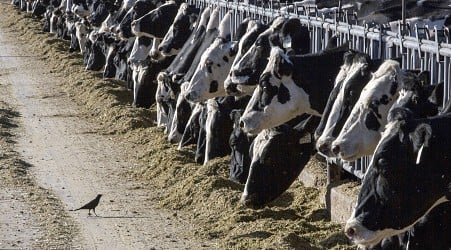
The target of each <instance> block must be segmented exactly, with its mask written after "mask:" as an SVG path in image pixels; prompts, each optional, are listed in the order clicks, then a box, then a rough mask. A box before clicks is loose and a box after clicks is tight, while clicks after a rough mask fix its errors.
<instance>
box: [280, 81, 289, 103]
mask: <svg viewBox="0 0 451 250" xmlns="http://www.w3.org/2000/svg"><path fill="white" fill-rule="evenodd" d="M277 100H278V101H279V102H280V103H282V104H284V103H286V102H288V101H289V100H290V92H289V91H288V89H287V87H285V85H283V84H281V85H280V87H279V93H278V94H277Z"/></svg>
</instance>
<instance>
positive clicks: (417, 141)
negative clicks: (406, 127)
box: [410, 123, 432, 162]
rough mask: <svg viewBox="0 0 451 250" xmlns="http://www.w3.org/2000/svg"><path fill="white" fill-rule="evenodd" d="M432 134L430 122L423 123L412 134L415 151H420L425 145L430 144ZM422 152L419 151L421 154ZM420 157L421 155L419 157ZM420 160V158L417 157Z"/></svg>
mask: <svg viewBox="0 0 451 250" xmlns="http://www.w3.org/2000/svg"><path fill="white" fill-rule="evenodd" d="M431 136H432V128H431V126H430V125H429V124H426V123H422V124H420V125H418V126H417V128H416V129H415V130H414V131H413V132H412V133H411V134H410V138H411V140H412V143H413V147H414V150H415V151H417V152H418V151H420V149H421V150H422V148H424V147H428V146H429V140H430V139H431ZM420 153H421V152H419V154H420ZM418 158H419V157H418ZM417 162H418V159H417Z"/></svg>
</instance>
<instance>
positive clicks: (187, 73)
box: [158, 8, 219, 131]
mask: <svg viewBox="0 0 451 250" xmlns="http://www.w3.org/2000/svg"><path fill="white" fill-rule="evenodd" d="M203 14H204V13H203ZM202 16H204V15H202ZM208 19H209V21H208V24H207V25H206V27H205V26H203V25H201V26H200V27H199V29H198V30H197V31H199V33H200V34H199V35H200V36H199V37H197V38H196V39H195V40H189V41H187V42H186V43H188V46H187V47H186V49H187V51H181V53H179V54H178V55H177V56H176V58H175V59H174V61H173V63H172V64H171V65H170V66H169V67H168V68H167V72H169V73H163V72H162V73H161V74H160V75H159V76H158V78H159V84H160V80H163V81H162V84H166V85H167V86H168V89H170V95H171V96H173V97H170V98H168V99H171V98H174V97H176V96H177V95H178V94H179V92H180V91H179V86H180V85H181V84H182V83H184V82H189V81H190V80H191V77H192V76H193V74H194V71H195V69H196V68H197V65H198V63H199V61H200V58H201V55H202V53H203V52H204V51H205V49H206V48H208V47H209V45H211V43H212V42H213V40H214V39H215V38H216V37H217V35H218V25H219V8H215V9H214V10H213V11H212V13H211V18H208ZM201 22H202V19H201ZM204 28H206V30H205V29H204ZM202 34H203V35H202ZM194 35H197V32H196V31H195V34H194ZM197 39H199V40H200V41H198V40H197ZM184 47H185V46H184ZM194 52H195V53H194ZM185 56H187V57H188V56H189V57H191V56H192V59H191V60H189V61H188V62H186V60H188V58H185ZM184 58H185V62H183V64H180V65H177V62H178V61H180V60H182V59H184ZM174 64H175V65H174ZM186 66H189V67H186ZM168 75H169V76H168ZM160 89H162V88H160ZM171 109H173V110H175V109H176V107H172V108H171ZM167 116H168V120H169V121H171V120H172V118H173V113H169V114H167ZM167 124H169V123H167ZM167 130H168V131H170V130H171V129H170V128H168V129H167Z"/></svg>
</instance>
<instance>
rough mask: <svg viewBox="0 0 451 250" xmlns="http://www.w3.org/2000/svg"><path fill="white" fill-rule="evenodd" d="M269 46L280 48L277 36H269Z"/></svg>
mask: <svg viewBox="0 0 451 250" xmlns="http://www.w3.org/2000/svg"><path fill="white" fill-rule="evenodd" d="M269 44H270V45H271V46H272V47H282V46H281V44H280V41H279V34H271V35H270V36H269Z"/></svg>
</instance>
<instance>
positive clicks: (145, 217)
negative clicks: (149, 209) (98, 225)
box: [88, 215, 152, 219]
mask: <svg viewBox="0 0 451 250" xmlns="http://www.w3.org/2000/svg"><path fill="white" fill-rule="evenodd" d="M88 218H94V219H150V218H152V217H151V216H101V215H99V216H88Z"/></svg>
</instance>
